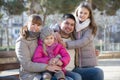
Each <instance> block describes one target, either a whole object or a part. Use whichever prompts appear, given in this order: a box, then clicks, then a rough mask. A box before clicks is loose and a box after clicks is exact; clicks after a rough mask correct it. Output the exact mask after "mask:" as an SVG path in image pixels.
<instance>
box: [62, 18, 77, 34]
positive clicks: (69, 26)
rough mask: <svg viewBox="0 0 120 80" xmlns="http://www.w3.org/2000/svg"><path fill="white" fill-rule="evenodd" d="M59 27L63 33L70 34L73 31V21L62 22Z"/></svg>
mask: <svg viewBox="0 0 120 80" xmlns="http://www.w3.org/2000/svg"><path fill="white" fill-rule="evenodd" d="M60 27H61V30H62V31H63V32H64V33H66V34H70V33H72V32H73V31H74V27H75V21H74V20H73V19H70V18H68V19H66V20H64V21H62V23H61V25H60Z"/></svg>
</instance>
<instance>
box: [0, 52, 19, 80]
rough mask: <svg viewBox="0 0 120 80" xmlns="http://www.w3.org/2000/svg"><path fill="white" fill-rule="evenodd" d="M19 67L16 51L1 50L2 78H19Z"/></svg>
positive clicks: (16, 79) (3, 79)
mask: <svg viewBox="0 0 120 80" xmlns="http://www.w3.org/2000/svg"><path fill="white" fill-rule="evenodd" d="M19 67H20V64H19V62H18V60H17V57H16V54H15V52H14V51H0V80H19Z"/></svg>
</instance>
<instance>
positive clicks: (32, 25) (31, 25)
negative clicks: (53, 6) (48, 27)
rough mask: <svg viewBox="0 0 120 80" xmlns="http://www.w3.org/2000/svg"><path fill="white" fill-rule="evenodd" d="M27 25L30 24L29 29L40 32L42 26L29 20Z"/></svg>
mask: <svg viewBox="0 0 120 80" xmlns="http://www.w3.org/2000/svg"><path fill="white" fill-rule="evenodd" d="M27 26H28V29H29V31H32V32H39V31H40V30H41V28H42V26H41V25H39V24H35V23H32V22H29V23H28V25H27Z"/></svg>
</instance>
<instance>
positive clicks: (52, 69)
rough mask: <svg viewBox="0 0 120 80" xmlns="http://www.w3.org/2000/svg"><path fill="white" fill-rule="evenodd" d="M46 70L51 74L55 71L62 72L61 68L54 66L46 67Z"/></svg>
mask: <svg viewBox="0 0 120 80" xmlns="http://www.w3.org/2000/svg"><path fill="white" fill-rule="evenodd" d="M46 69H47V70H48V71H51V72H56V71H59V70H62V69H61V67H59V66H56V65H48V66H47V67H46Z"/></svg>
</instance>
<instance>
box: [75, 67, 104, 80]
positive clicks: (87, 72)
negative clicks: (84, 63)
mask: <svg viewBox="0 0 120 80" xmlns="http://www.w3.org/2000/svg"><path fill="white" fill-rule="evenodd" d="M73 71H74V72H77V73H79V74H80V75H81V76H82V80H104V73H103V70H102V69H100V68H95V67H90V68H75V69H74V70H73Z"/></svg>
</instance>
